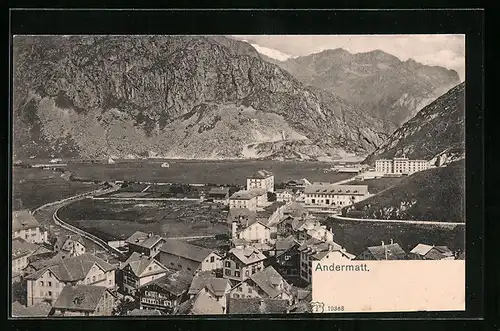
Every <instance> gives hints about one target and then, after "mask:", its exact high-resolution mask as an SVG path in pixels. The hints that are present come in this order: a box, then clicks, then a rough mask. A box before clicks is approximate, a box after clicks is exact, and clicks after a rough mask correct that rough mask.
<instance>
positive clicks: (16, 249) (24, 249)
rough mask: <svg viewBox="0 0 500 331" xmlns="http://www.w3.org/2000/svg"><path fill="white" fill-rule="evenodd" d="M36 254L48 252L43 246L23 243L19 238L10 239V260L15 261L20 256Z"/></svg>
mask: <svg viewBox="0 0 500 331" xmlns="http://www.w3.org/2000/svg"><path fill="white" fill-rule="evenodd" d="M35 252H37V254H38V253H39V254H44V253H48V252H50V251H49V250H48V249H46V248H45V247H43V246H39V245H36V244H32V243H30V242H27V241H25V240H24V239H21V238H14V239H12V258H13V259H17V258H19V257H21V256H25V255H29V254H33V253H35Z"/></svg>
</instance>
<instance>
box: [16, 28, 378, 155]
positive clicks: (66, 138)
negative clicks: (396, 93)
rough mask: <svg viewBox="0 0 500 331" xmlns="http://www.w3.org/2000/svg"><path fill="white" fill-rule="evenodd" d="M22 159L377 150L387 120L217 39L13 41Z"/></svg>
mask: <svg viewBox="0 0 500 331" xmlns="http://www.w3.org/2000/svg"><path fill="white" fill-rule="evenodd" d="M14 78H15V79H14V150H15V152H16V154H17V155H16V157H18V158H23V157H28V156H38V157H47V156H52V155H53V156H57V157H82V158H92V157H103V156H107V155H113V156H115V157H122V156H125V155H137V156H147V155H148V154H151V152H154V153H156V154H157V155H159V156H165V157H172V158H174V157H175V158H211V159H224V158H249V157H271V158H273V157H274V155H276V157H279V158H284V157H286V158H293V159H297V158H299V159H303V158H306V159H307V158H313V159H315V158H318V157H339V156H342V155H345V154H346V153H355V154H358V155H363V154H364V155H367V154H368V153H369V152H371V151H373V150H374V149H375V147H376V146H378V145H380V144H382V142H383V141H384V139H385V138H386V137H387V135H386V134H385V133H384V128H383V124H382V122H381V121H375V120H374V119H373V118H372V117H371V116H368V115H366V114H363V113H362V112H361V111H360V110H358V109H357V108H356V107H353V106H351V105H349V104H348V103H347V102H345V101H343V100H342V99H340V98H338V97H336V96H333V95H330V94H328V93H326V92H324V93H318V92H317V91H314V90H312V89H309V88H307V87H305V86H304V85H303V84H302V83H300V82H299V81H297V80H296V79H295V78H293V77H292V76H291V75H290V74H289V73H287V72H286V71H284V70H282V69H280V68H279V67H278V66H276V65H273V64H270V63H268V62H265V61H263V60H262V59H261V58H260V56H259V54H258V53H257V52H256V51H255V49H254V48H253V47H252V46H251V45H249V44H247V43H245V42H241V41H235V40H231V39H227V38H224V37H214V36H207V37H203V36H129V37H123V36H120V37H113V36H85V37H82V36H71V37H62V36H51V37H41V36H40V37H16V38H14Z"/></svg>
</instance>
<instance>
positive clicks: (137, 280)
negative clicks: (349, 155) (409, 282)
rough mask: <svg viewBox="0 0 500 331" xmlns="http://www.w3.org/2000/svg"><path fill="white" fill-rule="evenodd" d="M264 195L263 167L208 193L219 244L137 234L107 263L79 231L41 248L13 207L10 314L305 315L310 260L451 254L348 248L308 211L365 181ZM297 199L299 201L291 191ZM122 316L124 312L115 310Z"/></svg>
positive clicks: (268, 187) (37, 230) (352, 198)
mask: <svg viewBox="0 0 500 331" xmlns="http://www.w3.org/2000/svg"><path fill="white" fill-rule="evenodd" d="M289 186H290V187H291V189H290V190H291V192H290V193H291V194H292V197H291V198H288V197H287V196H286V195H285V194H284V192H285V190H284V191H283V192H279V193H281V194H282V195H281V198H280V199H277V201H269V199H268V196H269V195H268V193H278V192H276V191H275V189H274V175H273V174H272V173H270V172H268V171H265V170H262V171H259V172H257V173H256V174H254V175H252V176H251V177H250V178H248V179H247V187H246V188H245V190H241V191H238V192H235V193H234V194H232V195H229V189H227V188H214V189H212V191H210V193H209V195H210V196H211V197H212V198H213V199H214V200H217V201H219V202H221V203H225V204H227V205H228V206H229V212H228V216H227V229H228V234H229V236H230V245H229V247H228V248H227V249H224V250H222V249H220V248H216V249H215V248H214V249H211V248H206V247H200V246H197V245H193V244H190V243H188V242H184V241H179V240H174V239H168V238H163V237H162V236H159V235H156V234H153V233H144V232H140V231H137V232H135V233H134V234H132V235H131V236H130V237H129V238H127V239H126V240H125V242H124V244H125V245H126V248H127V250H126V252H127V257H126V260H124V261H122V262H118V263H115V264H112V263H109V262H108V261H105V260H103V259H101V258H99V257H97V256H94V255H93V254H90V253H88V252H87V251H86V247H85V241H84V240H83V239H82V238H81V237H80V236H78V235H70V236H67V235H65V236H61V237H60V238H57V239H56V241H55V242H54V243H53V244H49V243H48V240H47V233H46V231H43V230H42V229H41V226H40V224H39V223H38V222H37V221H36V219H35V218H34V217H33V215H32V214H31V213H30V212H29V211H20V212H14V213H13V228H12V234H13V236H12V272H13V276H15V279H14V277H13V282H25V284H26V286H25V292H26V293H25V294H26V303H20V302H15V303H14V304H13V306H12V312H13V315H14V316H20V317H22V316H110V315H116V314H120V309H118V307H119V306H120V304H121V303H122V302H124V301H126V300H129V301H130V302H132V306H133V309H130V310H129V311H128V313H127V314H128V315H136V316H142V315H164V314H169V315H216V314H258V313H304V312H310V309H309V306H310V305H309V302H310V301H311V298H312V292H311V289H312V285H311V282H312V263H313V262H315V261H319V262H321V261H322V260H323V259H326V258H330V259H331V258H332V257H333V258H334V259H336V260H340V261H342V260H346V261H347V260H401V259H424V260H429V259H430V260H438V259H456V258H463V253H462V255H461V256H456V255H455V254H454V253H453V252H451V251H450V250H449V249H448V248H447V247H445V246H429V245H424V244H419V245H417V246H416V247H415V248H414V249H412V250H411V251H410V252H409V253H408V254H406V253H405V252H404V251H403V249H402V248H401V247H400V246H399V245H398V244H397V243H393V242H392V241H391V243H390V244H384V243H383V242H382V245H380V246H375V247H367V248H366V250H364V251H363V252H362V253H361V254H358V255H354V254H351V253H349V252H348V251H347V250H346V249H345V247H343V246H342V245H341V244H339V243H337V242H335V241H334V234H333V233H332V231H331V230H330V229H328V228H327V227H326V226H325V225H322V224H321V222H320V220H319V219H317V218H316V217H315V216H314V215H312V214H311V212H310V210H311V209H310V208H309V207H310V206H321V207H330V206H337V205H340V206H344V205H345V204H350V203H354V202H357V201H359V199H362V197H363V196H366V194H368V192H367V187H366V186H363V185H333V184H328V183H310V182H308V181H307V180H300V181H294V182H293V183H292V182H291V183H289ZM297 196H302V197H303V199H302V200H301V201H297V199H296V197H297ZM121 314H123V313H121Z"/></svg>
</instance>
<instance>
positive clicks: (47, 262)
mask: <svg viewBox="0 0 500 331" xmlns="http://www.w3.org/2000/svg"><path fill="white" fill-rule="evenodd" d="M53 254H54V255H53V256H51V257H50V258H48V259H38V260H36V261H33V262H30V264H29V265H30V266H31V267H33V269H35V270H41V269H43V268H45V267H49V266H52V265H55V264H58V263H59V262H61V261H62V260H63V259H64V258H66V255H67V254H66V253H64V252H59V253H53Z"/></svg>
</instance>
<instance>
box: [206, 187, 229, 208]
mask: <svg viewBox="0 0 500 331" xmlns="http://www.w3.org/2000/svg"><path fill="white" fill-rule="evenodd" d="M207 197H208V199H212V200H213V201H214V202H217V203H223V204H225V205H227V204H229V187H214V188H212V189H210V191H209V192H208V195H207Z"/></svg>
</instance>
